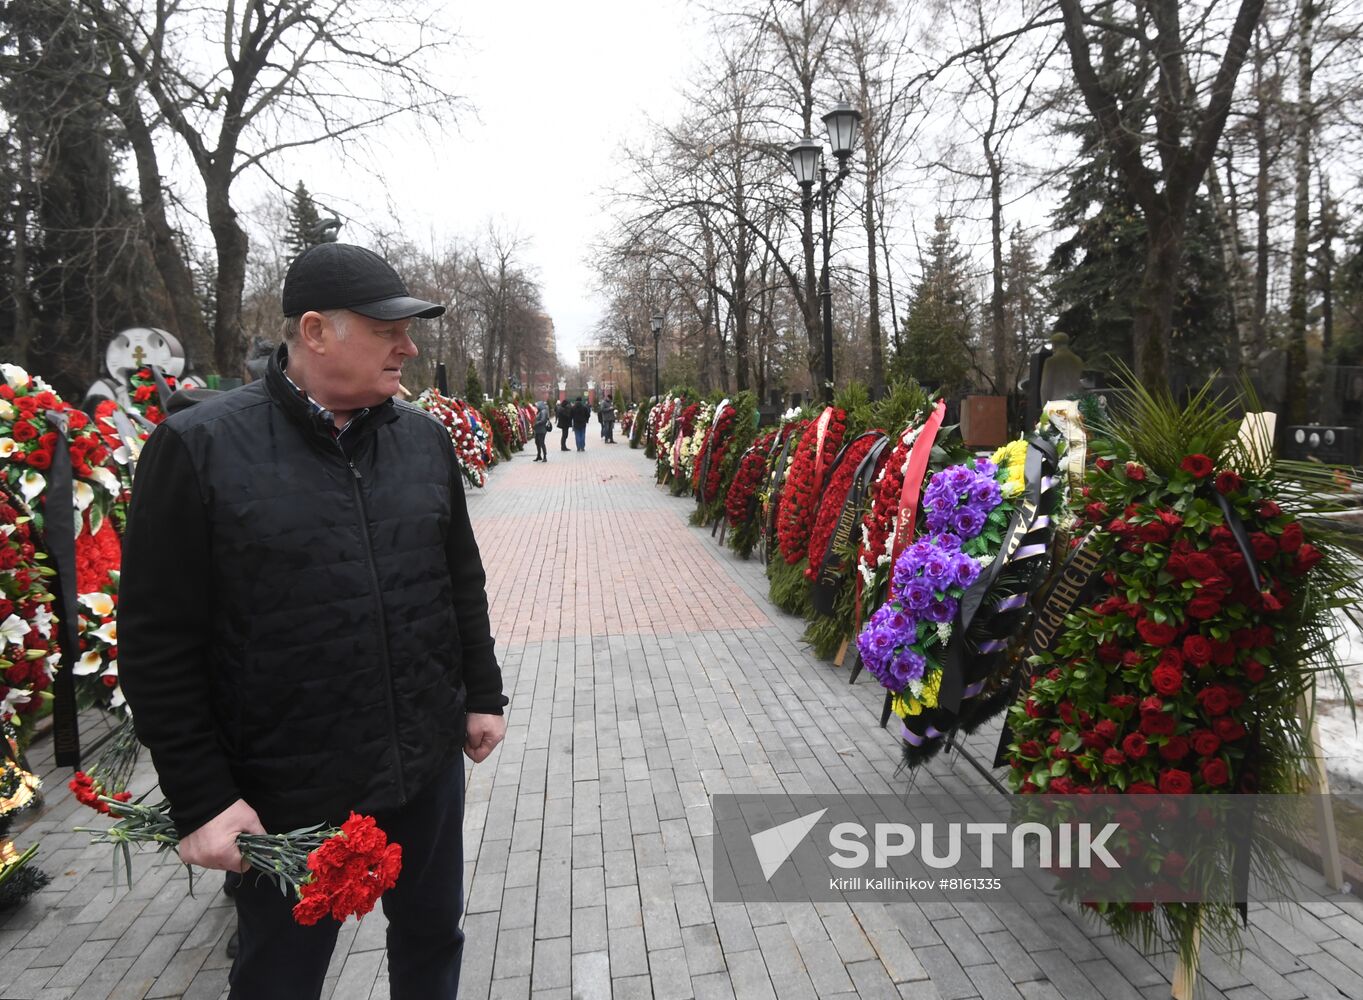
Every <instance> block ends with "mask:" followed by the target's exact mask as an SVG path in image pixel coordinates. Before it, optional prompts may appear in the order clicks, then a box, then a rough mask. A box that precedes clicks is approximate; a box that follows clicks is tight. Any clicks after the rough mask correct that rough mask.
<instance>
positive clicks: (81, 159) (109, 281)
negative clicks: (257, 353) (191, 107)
mask: <svg viewBox="0 0 1363 1000" xmlns="http://www.w3.org/2000/svg"><path fill="white" fill-rule="evenodd" d="M0 36H3V37H0V116H3V117H4V118H5V120H6V123H7V128H6V134H5V137H4V140H3V141H0V185H3V195H0V198H3V202H2V203H0V213H3V215H2V216H0V231H2V232H3V236H0V343H3V344H4V345H5V346H4V349H3V350H0V354H3V355H4V360H6V361H12V362H17V363H20V364H23V365H25V366H27V367H29V368H30V369H32V370H34V371H36V372H38V373H40V374H42V375H43V376H44V377H45V378H47V379H49V380H50V381H53V382H54V383H55V384H56V386H57V388H58V389H60V390H61V391H62V392H63V393H65V394H67V395H68V396H69V397H71V398H74V399H77V400H78V399H79V398H80V397H81V396H82V395H83V394H84V392H85V390H86V389H87V388H88V387H89V385H90V383H91V382H92V381H93V380H94V379H95V378H97V377H98V376H99V375H100V374H102V370H101V369H102V365H101V364H100V359H102V357H103V354H104V346H105V344H106V343H107V342H108V339H109V337H110V336H111V335H112V334H113V333H114V332H115V331H116V330H119V329H122V328H125V327H128V326H137V325H148V324H151V325H154V326H166V327H172V326H173V325H172V324H170V323H168V322H167V317H168V315H169V309H168V304H167V303H166V301H165V299H164V292H163V290H162V288H161V287H160V285H159V281H158V280H157V275H156V273H155V272H154V270H153V268H152V266H151V262H150V259H149V257H148V255H147V252H146V244H145V243H144V242H143V240H142V238H141V237H142V229H141V221H140V213H139V211H138V207H137V204H136V202H135V200H134V199H133V197H132V195H131V193H130V192H129V191H128V190H127V188H125V187H124V186H123V185H122V184H121V183H120V182H119V179H118V166H117V163H118V158H119V157H120V156H121V155H122V152H123V148H122V138H123V137H122V133H121V132H120V130H119V129H118V127H117V123H116V122H115V121H114V119H113V118H112V116H111V114H110V111H109V107H110V103H111V95H110V83H109V79H108V77H107V74H105V73H104V72H102V69H101V67H103V66H104V65H105V64H104V61H103V59H102V53H101V50H100V48H99V40H98V39H97V38H95V37H94V36H92V35H91V34H90V33H89V32H88V31H83V30H82V29H81V25H80V23H79V19H78V17H77V16H76V12H75V10H74V4H73V3H71V2H70V0H44V2H41V3H38V2H34V3H22V4H4V5H0Z"/></svg>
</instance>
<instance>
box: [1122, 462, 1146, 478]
mask: <svg viewBox="0 0 1363 1000" xmlns="http://www.w3.org/2000/svg"><path fill="white" fill-rule="evenodd" d="M1126 478H1127V479H1134V480H1135V481H1136V482H1138V483H1143V482H1145V467H1144V466H1143V465H1139V464H1137V463H1136V462H1127V463H1126Z"/></svg>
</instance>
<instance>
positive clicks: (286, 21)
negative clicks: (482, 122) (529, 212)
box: [82, 0, 457, 372]
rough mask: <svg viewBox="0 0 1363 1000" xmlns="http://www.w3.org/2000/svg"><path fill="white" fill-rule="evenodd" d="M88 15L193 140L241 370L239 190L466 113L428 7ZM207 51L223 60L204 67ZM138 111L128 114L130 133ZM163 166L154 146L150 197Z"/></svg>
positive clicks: (183, 135)
mask: <svg viewBox="0 0 1363 1000" xmlns="http://www.w3.org/2000/svg"><path fill="white" fill-rule="evenodd" d="M82 3H83V4H84V5H85V8H86V11H87V13H88V16H89V17H90V18H91V20H92V22H93V24H94V26H95V28H96V30H98V31H99V32H100V34H101V37H102V38H104V39H105V40H106V41H107V43H108V45H109V46H110V47H111V52H112V53H115V54H116V55H115V56H114V58H113V60H112V61H113V62H115V63H126V74H127V76H126V80H127V84H128V86H129V87H131V88H132V90H131V92H130V94H135V95H136V97H137V99H139V100H141V101H143V102H145V104H146V105H147V106H148V107H149V108H150V109H152V112H153V114H154V117H155V120H156V121H158V122H161V123H164V127H166V128H168V129H169V130H170V131H171V132H173V133H174V134H175V135H176V136H177V137H178V138H179V140H180V141H181V143H182V145H183V146H184V148H185V149H186V150H187V151H188V153H189V158H190V160H191V162H192V163H193V165H194V167H195V170H196V171H197V173H198V177H199V180H200V182H201V184H202V185H203V190H204V199H205V203H204V208H205V217H206V218H207V221H208V226H209V229H210V231H211V233H212V236H213V244H214V248H215V252H216V267H215V268H214V289H213V306H214V312H213V350H214V360H215V362H216V365H217V367H218V369H219V370H220V371H223V372H234V371H236V369H237V367H238V366H239V363H240V358H241V351H242V330H241V304H242V295H243V292H244V289H245V278H246V262H247V254H248V250H249V245H250V244H249V240H248V239H247V235H246V231H245V229H244V228H243V226H242V224H241V222H240V220H239V219H238V216H237V209H236V206H235V205H234V203H233V200H232V186H233V184H234V182H235V181H236V180H237V178H238V177H240V176H241V175H242V174H243V173H244V172H246V171H248V170H251V169H258V170H262V171H264V172H266V173H267V175H268V172H269V164H270V162H271V161H272V159H273V158H275V157H276V156H277V155H278V154H280V153H283V152H285V151H287V150H290V149H296V148H299V147H303V146H311V145H317V144H322V143H325V144H328V145H329V146H330V147H331V148H334V149H336V150H337V151H338V153H339V152H341V151H342V150H343V149H344V148H345V145H346V144H347V143H352V142H358V141H362V139H363V138H364V136H365V134H366V133H367V132H369V131H370V130H371V129H373V128H374V127H375V126H377V125H380V124H382V123H384V122H387V121H389V120H391V119H393V118H395V117H397V116H400V115H407V114H418V115H425V116H429V117H432V118H435V119H442V118H443V117H444V116H446V115H447V114H448V113H450V112H451V110H452V109H453V108H454V107H455V105H456V103H457V98H456V97H455V96H454V95H453V94H451V93H449V92H448V91H446V90H444V89H442V88H441V86H440V85H439V84H438V83H437V82H435V81H437V80H439V79H440V75H439V73H438V72H437V67H436V63H435V59H434V57H435V56H437V55H438V54H440V53H442V52H443V51H444V49H445V47H446V40H445V39H444V37H443V36H442V35H441V33H440V32H439V30H438V29H437V28H436V27H435V26H434V25H433V24H432V22H431V20H430V18H429V17H428V16H427V15H426V14H425V13H423V11H422V9H421V7H419V6H418V4H417V2H416V0H387V2H384V3H381V4H380V3H377V2H370V0H358V2H357V0H325V2H322V3H317V2H313V0H273V2H272V0H243V2H241V3H233V4H229V5H228V6H227V7H226V9H225V10H221V11H213V10H210V9H208V8H201V7H197V6H193V5H187V4H184V3H183V2H182V0H82ZM205 44H208V45H209V46H211V48H212V49H213V50H214V51H215V52H216V53H220V55H218V56H217V57H216V58H209V59H207V60H202V59H196V58H195V54H196V52H201V51H202V48H203V46H204V45H205ZM204 67H209V68H204ZM138 113H143V114H145V111H134V110H133V109H131V108H127V107H125V109H124V116H125V117H124V120H125V122H127V121H134V122H135V121H136V116H137V114H138ZM148 120H152V119H151V118H150V117H149V118H148ZM153 154H154V151H153V150H150V149H149V148H148V147H146V146H143V147H142V152H141V153H140V154H139V156H138V166H139V170H141V169H147V170H148V171H149V172H151V173H152V174H153V176H151V177H149V178H148V179H147V180H144V182H143V190H144V199H145V195H146V194H147V193H148V191H147V189H148V188H149V187H150V182H151V181H152V180H154V174H155V173H158V172H159V171H154V170H152V168H153V165H154V157H153ZM149 157H153V158H152V159H149ZM281 186H282V185H281ZM153 200H154V199H153Z"/></svg>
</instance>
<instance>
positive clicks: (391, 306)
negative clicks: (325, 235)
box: [282, 243, 445, 320]
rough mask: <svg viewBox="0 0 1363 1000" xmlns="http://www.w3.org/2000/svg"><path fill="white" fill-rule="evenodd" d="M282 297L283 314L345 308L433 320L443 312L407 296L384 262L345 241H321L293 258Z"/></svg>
mask: <svg viewBox="0 0 1363 1000" xmlns="http://www.w3.org/2000/svg"><path fill="white" fill-rule="evenodd" d="M282 298H283V306H284V315H285V316H301V315H303V313H305V312H308V311H310V310H316V311H318V312H322V311H324V310H327V309H349V310H350V311H351V312H357V313H359V314H360V315H361V316H368V317H369V318H370V319H384V320H392V319H411V318H412V317H414V316H419V317H421V318H422V319H432V318H434V317H436V316H439V315H440V314H441V313H443V312H444V311H445V307H444V306H442V305H439V304H437V303H435V302H427V301H426V300H425V299H418V298H414V297H412V296H411V295H409V294H408V293H407V286H406V285H405V284H403V282H402V279H401V278H399V277H398V273H397V272H396V271H394V270H393V266H392V265H391V264H389V263H388V261H386V260H384V259H383V258H382V257H380V256H379V255H378V254H376V253H374V252H373V251H372V250H366V249H365V248H364V247H357V246H352V245H351V244H349V243H320V244H318V245H317V246H315V247H309V248H308V249H307V250H304V251H303V252H302V253H301V254H299V255H298V256H297V257H295V258H294V259H293V263H292V264H290V265H289V271H288V273H287V274H286V275H284V294H283V297H282Z"/></svg>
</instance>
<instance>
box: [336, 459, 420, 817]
mask: <svg viewBox="0 0 1363 1000" xmlns="http://www.w3.org/2000/svg"><path fill="white" fill-rule="evenodd" d="M336 448H337V450H338V451H340V452H341V458H342V459H344V461H345V464H346V465H347V466H348V467H349V469H350V476H351V479H350V482H351V484H352V485H353V486H354V488H355V502H356V503H357V504H358V505H359V512H360V537H361V538H363V539H364V554H365V560H366V563H367V564H368V566H369V582H370V586H371V588H372V590H373V593H374V607H375V610H376V611H377V612H378V616H379V641H380V642H381V643H382V644H383V667H384V672H385V673H386V674H387V680H388V683H387V684H386V685H385V686H384V689H383V694H384V700H385V701H386V702H387V705H388V732H389V733H390V734H391V736H392V743H393V766H394V769H395V770H396V771H397V778H398V800H399V802H401V803H404V804H405V803H406V802H407V783H406V782H405V781H404V780H403V777H402V748H401V747H400V746H399V745H398V720H397V711H396V709H395V708H394V705H393V703H394V700H395V698H394V695H393V664H392V663H391V662H390V661H389V658H388V626H387V624H386V623H385V621H384V617H383V593H382V591H381V589H380V587H379V570H378V567H377V566H375V565H374V544H373V542H371V541H370V539H369V508H368V506H367V505H366V504H365V502H364V490H363V489H362V487H361V484H362V483H363V481H364V477H363V476H361V475H360V470H359V469H357V468H355V463H354V462H352V461H351V460H350V458H349V456H347V455H346V453H345V449H344V448H342V447H341V443H340V442H339V441H337V442H336Z"/></svg>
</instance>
